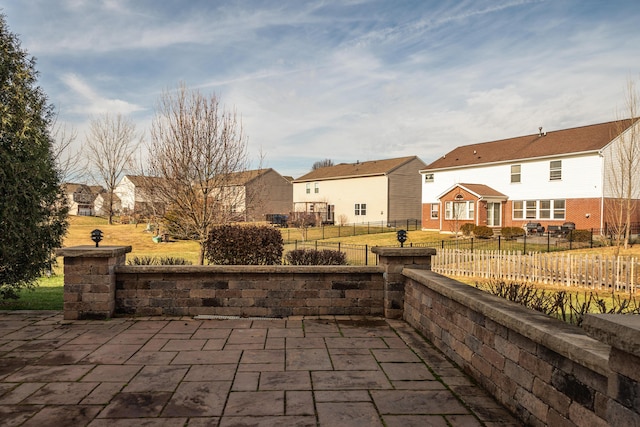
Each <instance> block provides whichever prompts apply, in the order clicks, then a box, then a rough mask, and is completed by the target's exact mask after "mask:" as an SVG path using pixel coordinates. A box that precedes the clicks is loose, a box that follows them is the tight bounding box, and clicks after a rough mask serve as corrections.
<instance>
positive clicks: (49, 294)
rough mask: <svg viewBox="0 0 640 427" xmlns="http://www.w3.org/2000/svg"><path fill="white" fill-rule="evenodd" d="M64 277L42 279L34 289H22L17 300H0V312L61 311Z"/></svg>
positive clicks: (54, 276)
mask: <svg viewBox="0 0 640 427" xmlns="http://www.w3.org/2000/svg"><path fill="white" fill-rule="evenodd" d="M63 291H64V277H63V276H62V275H53V276H51V277H43V278H41V279H40V280H39V281H38V287H36V288H35V289H32V290H29V289H23V290H22V291H20V297H19V298H18V299H17V300H0V310H62V301H63Z"/></svg>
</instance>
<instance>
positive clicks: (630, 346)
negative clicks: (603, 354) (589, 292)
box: [582, 314, 640, 426]
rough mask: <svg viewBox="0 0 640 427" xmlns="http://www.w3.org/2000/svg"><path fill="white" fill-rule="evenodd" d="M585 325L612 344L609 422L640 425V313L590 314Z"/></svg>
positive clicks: (590, 333) (621, 424)
mask: <svg viewBox="0 0 640 427" xmlns="http://www.w3.org/2000/svg"><path fill="white" fill-rule="evenodd" d="M582 328H583V329H584V330H585V331H586V332H587V334H589V335H591V336H592V337H593V338H595V339H597V340H599V341H602V342H604V343H606V344H609V345H610V346H611V352H610V353H609V369H610V370H611V374H610V375H609V382H608V395H609V400H608V401H607V408H606V414H607V422H608V423H609V425H611V426H639V425H640V316H638V315H633V314H589V315H586V316H585V318H584V322H583V323H582Z"/></svg>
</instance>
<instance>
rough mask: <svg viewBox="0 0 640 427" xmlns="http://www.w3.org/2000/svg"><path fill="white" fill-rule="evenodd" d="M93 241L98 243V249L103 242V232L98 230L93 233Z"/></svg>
mask: <svg viewBox="0 0 640 427" xmlns="http://www.w3.org/2000/svg"><path fill="white" fill-rule="evenodd" d="M91 240H93V241H94V242H96V248H97V247H98V243H100V241H101V240H102V230H98V229H97V228H96V229H95V230H93V231H92V232H91Z"/></svg>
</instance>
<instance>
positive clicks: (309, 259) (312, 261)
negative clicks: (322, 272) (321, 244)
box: [285, 249, 347, 265]
mask: <svg viewBox="0 0 640 427" xmlns="http://www.w3.org/2000/svg"><path fill="white" fill-rule="evenodd" d="M285 261H286V263H287V264H289V265H346V264H347V255H346V254H345V253H344V252H340V251H332V250H329V249H323V250H315V249H296V250H293V251H291V252H289V253H287V254H286V255H285Z"/></svg>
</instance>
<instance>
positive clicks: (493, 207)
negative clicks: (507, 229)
mask: <svg viewBox="0 0 640 427" xmlns="http://www.w3.org/2000/svg"><path fill="white" fill-rule="evenodd" d="M501 207H502V203H499V202H488V203H487V225H488V226H489V227H500V225H501V223H502V222H501V218H500V217H501V215H500V212H501V211H502V209H501Z"/></svg>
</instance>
